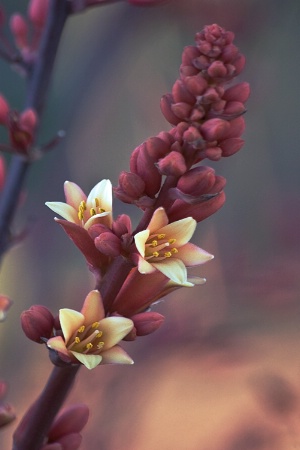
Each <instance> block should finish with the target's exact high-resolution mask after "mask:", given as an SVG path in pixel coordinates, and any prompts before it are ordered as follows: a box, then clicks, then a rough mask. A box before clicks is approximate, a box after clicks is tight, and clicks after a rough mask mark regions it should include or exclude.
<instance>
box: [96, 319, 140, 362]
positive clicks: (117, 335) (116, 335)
mask: <svg viewBox="0 0 300 450" xmlns="http://www.w3.org/2000/svg"><path fill="white" fill-rule="evenodd" d="M132 328H133V322H132V320H130V319H127V318H126V317H107V318H106V319H103V320H100V322H99V330H100V331H102V333H103V341H104V346H103V351H105V350H108V349H109V348H111V347H113V346H114V345H116V344H117V343H118V342H120V341H121V340H122V339H123V337H125V336H126V335H127V334H128V333H129V332H130V331H131V330H132ZM101 340H102V338H101ZM101 353H102V352H101Z"/></svg>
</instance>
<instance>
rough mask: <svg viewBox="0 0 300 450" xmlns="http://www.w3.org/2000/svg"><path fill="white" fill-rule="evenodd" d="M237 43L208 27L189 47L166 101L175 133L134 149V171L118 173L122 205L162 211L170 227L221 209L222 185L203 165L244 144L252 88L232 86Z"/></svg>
mask: <svg viewBox="0 0 300 450" xmlns="http://www.w3.org/2000/svg"><path fill="white" fill-rule="evenodd" d="M233 38H234V35H233V33H231V32H228V31H225V30H224V29H223V28H221V27H219V26H218V25H210V26H206V27H205V29H204V31H202V32H201V33H197V34H196V39H195V40H196V45H195V46H190V47H186V48H185V50H184V52H183V56H182V65H181V68H180V79H178V80H177V81H176V82H175V83H174V86H173V89H172V93H171V94H167V95H165V96H164V97H163V98H162V100H161V109H162V112H163V114H164V115H165V117H166V119H167V120H168V121H169V122H170V123H171V124H172V125H173V128H172V129H171V130H170V131H169V132H161V133H159V134H158V135H157V136H156V137H152V138H149V139H148V140H147V141H146V142H144V143H143V144H141V145H139V146H138V147H137V148H136V149H135V150H134V152H133V154H132V156H131V159H130V172H122V173H121V175H120V177H119V185H118V187H117V188H116V189H115V195H116V196H117V197H118V198H119V199H120V200H122V201H123V202H126V203H133V204H135V205H137V206H138V207H140V208H141V209H143V210H147V208H150V207H157V206H163V207H164V208H165V210H166V212H167V214H168V216H169V218H170V220H171V221H174V220H178V219H181V218H183V217H186V216H187V215H190V216H192V217H193V218H194V219H195V220H196V221H197V222H199V221H201V220H203V219H205V218H206V217H208V216H209V215H211V214H213V213H214V212H215V211H217V209H219V208H220V207H221V206H222V205H223V203H224V201H225V197H224V193H223V188H224V186H225V179H224V178H223V177H220V176H217V175H215V173H214V170H213V169H210V168H209V167H203V166H200V167H199V163H200V162H201V161H202V160H203V159H205V158H208V159H211V160H218V159H220V158H221V157H222V156H230V155H232V154H234V153H236V152H237V151H238V150H239V149H240V148H241V147H242V145H243V142H244V141H243V140H242V139H241V137H240V136H241V134H242V132H243V131H244V119H243V117H241V116H242V114H243V113H244V112H245V107H244V103H245V101H246V100H247V98H248V96H249V85H248V83H239V84H237V85H234V86H229V84H230V83H231V82H232V80H233V78H234V77H236V76H237V75H238V74H239V73H240V72H241V70H242V69H243V67H244V64H245V58H244V56H243V55H242V54H241V53H239V51H238V49H237V47H236V46H235V45H234V44H233V43H232V41H233ZM195 165H197V167H194V166H195Z"/></svg>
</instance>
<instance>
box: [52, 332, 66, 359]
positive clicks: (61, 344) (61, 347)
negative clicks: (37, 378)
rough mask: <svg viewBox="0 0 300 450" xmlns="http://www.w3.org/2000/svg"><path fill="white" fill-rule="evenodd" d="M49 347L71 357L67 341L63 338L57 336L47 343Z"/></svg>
mask: <svg viewBox="0 0 300 450" xmlns="http://www.w3.org/2000/svg"><path fill="white" fill-rule="evenodd" d="M47 347H49V348H51V349H52V350H55V351H57V352H59V353H63V354H64V355H67V356H69V351H68V350H67V347H66V344H65V341H64V340H63V338H62V337H61V336H55V337H53V338H51V339H48V341H47Z"/></svg>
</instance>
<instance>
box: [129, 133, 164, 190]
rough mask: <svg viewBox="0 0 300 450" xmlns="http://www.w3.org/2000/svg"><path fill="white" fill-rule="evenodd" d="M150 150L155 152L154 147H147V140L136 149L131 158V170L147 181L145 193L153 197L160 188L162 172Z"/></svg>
mask: <svg viewBox="0 0 300 450" xmlns="http://www.w3.org/2000/svg"><path fill="white" fill-rule="evenodd" d="M152 139H155V138H152ZM150 140H151V138H150ZM160 141H161V140H160ZM161 142H163V141H161ZM164 144H165V143H164ZM148 150H150V151H151V152H152V153H154V152H153V148H152V149H151V148H149V149H148V148H147V141H146V142H144V143H143V144H142V145H140V146H139V147H137V148H136V149H135V150H134V152H133V153H132V155H131V158H130V170H131V171H132V172H134V173H136V174H137V175H139V176H140V177H141V178H142V180H143V181H144V182H145V194H146V195H147V196H149V197H153V196H154V195H155V194H157V192H158V191H159V189H160V186H161V174H160V173H159V171H158V170H157V168H156V166H155V165H154V163H155V162H157V160H156V158H153V156H150V154H149V153H150V152H149V151H148ZM157 159H158V158H157Z"/></svg>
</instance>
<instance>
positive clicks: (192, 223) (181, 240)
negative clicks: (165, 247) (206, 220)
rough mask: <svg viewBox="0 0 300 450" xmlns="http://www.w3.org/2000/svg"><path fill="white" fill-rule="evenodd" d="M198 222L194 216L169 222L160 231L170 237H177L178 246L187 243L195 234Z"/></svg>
mask: <svg viewBox="0 0 300 450" xmlns="http://www.w3.org/2000/svg"><path fill="white" fill-rule="evenodd" d="M196 225H197V222H196V220H194V219H193V218H192V217H186V218H185V219H181V220H177V221H176V222H172V223H169V224H168V225H166V226H165V227H163V228H161V229H160V230H159V233H162V234H164V233H165V234H166V235H167V236H168V238H172V239H176V244H175V246H176V247H180V246H182V245H185V244H186V243H187V242H188V241H189V240H190V239H191V237H192V236H193V234H194V231H195V229H196Z"/></svg>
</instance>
